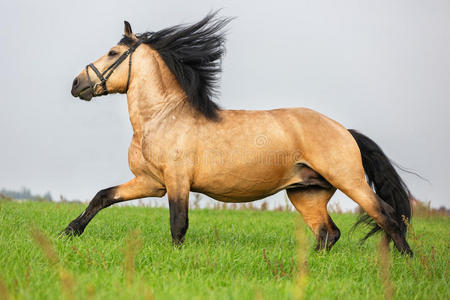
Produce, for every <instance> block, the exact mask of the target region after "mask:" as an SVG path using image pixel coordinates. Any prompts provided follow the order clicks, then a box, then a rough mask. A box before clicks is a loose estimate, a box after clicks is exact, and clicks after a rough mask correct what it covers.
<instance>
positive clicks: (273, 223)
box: [0, 200, 450, 300]
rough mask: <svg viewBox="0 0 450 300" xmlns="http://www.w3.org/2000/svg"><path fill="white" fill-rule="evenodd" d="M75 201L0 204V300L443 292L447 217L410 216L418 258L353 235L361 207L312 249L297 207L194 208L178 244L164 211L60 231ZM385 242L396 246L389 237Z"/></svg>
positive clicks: (141, 210)
mask: <svg viewBox="0 0 450 300" xmlns="http://www.w3.org/2000/svg"><path fill="white" fill-rule="evenodd" d="M84 207H85V205H82V204H71V203H49V202H21V203H20V202H15V201H6V200H3V201H0V299H8V298H9V299H297V298H305V299H385V298H387V299H389V298H393V299H409V300H411V299H449V295H450V293H449V292H450V287H449V284H448V282H449V258H450V251H449V250H450V249H449V247H450V235H449V233H450V222H449V217H447V216H423V217H416V218H414V219H413V221H412V229H413V231H412V232H411V233H410V235H409V242H410V244H411V247H412V249H413V251H414V252H415V256H414V258H408V257H404V256H401V255H400V254H399V253H398V252H396V251H390V252H387V251H385V248H383V247H382V246H381V245H382V243H380V240H381V235H378V236H375V237H373V238H371V239H369V240H368V241H367V242H366V243H364V244H361V243H360V242H359V240H360V238H361V237H363V236H364V232H365V231H366V230H367V229H364V228H360V229H357V230H355V231H353V232H352V231H351V227H352V225H353V223H354V222H355V220H356V218H357V215H354V214H333V215H332V217H333V219H334V220H335V223H336V224H337V225H338V227H339V228H340V229H341V232H342V236H341V239H340V240H339V242H338V243H337V244H336V245H335V246H334V248H333V249H332V250H331V251H330V252H323V251H322V252H315V251H314V250H313V249H314V237H313V235H312V233H311V232H309V230H307V229H306V228H305V225H304V224H303V222H302V221H299V215H298V214H297V213H294V212H286V211H284V212H283V211H255V210H249V209H248V210H214V209H195V210H191V211H190V212H189V217H190V227H189V230H188V233H187V235H186V242H185V244H184V246H183V247H181V248H176V247H174V246H172V243H171V238H170V231H169V212H168V210H167V209H164V208H149V207H110V208H108V209H105V210H103V211H102V212H100V213H99V215H98V216H97V217H96V218H95V219H94V220H93V221H92V222H91V224H90V225H89V226H88V227H87V228H86V231H85V233H84V234H83V235H82V236H81V237H75V238H66V237H63V238H61V237H59V236H58V233H59V232H60V231H61V230H62V229H64V227H65V226H66V225H67V224H68V222H69V221H70V220H72V219H73V218H75V217H76V216H77V215H78V214H79V213H80V212H81V211H82V210H83V208H84ZM391 247H392V245H391Z"/></svg>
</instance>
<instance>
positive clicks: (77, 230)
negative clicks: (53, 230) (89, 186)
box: [63, 187, 119, 235]
mask: <svg viewBox="0 0 450 300" xmlns="http://www.w3.org/2000/svg"><path fill="white" fill-rule="evenodd" d="M116 189H117V187H111V188H108V189H104V190H101V191H99V192H98V193H97V194H96V195H95V197H94V198H93V199H92V200H91V202H90V203H89V205H88V207H87V208H86V209H85V210H84V211H83V212H82V213H81V215H79V216H78V217H77V218H76V219H75V220H73V221H72V222H70V224H69V225H68V226H67V227H66V229H64V231H63V233H65V234H67V235H81V234H82V233H83V231H84V229H85V228H86V226H87V225H88V224H89V222H90V221H91V220H92V218H94V217H95V215H96V214H97V213H98V212H99V211H100V210H102V209H103V208H106V207H108V206H110V205H112V204H114V203H116V202H118V201H119V200H118V199H114V194H115V191H116Z"/></svg>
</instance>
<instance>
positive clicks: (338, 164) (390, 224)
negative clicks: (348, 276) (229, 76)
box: [63, 12, 413, 255]
mask: <svg viewBox="0 0 450 300" xmlns="http://www.w3.org/2000/svg"><path fill="white" fill-rule="evenodd" d="M230 20H231V19H230V18H224V17H219V16H217V12H216V13H209V14H208V15H207V16H206V17H204V18H203V19H202V20H200V21H198V22H196V23H191V24H185V25H177V26H173V27H169V28H166V29H162V30H160V31H156V32H144V33H141V34H134V33H133V31H132V29H131V25H130V24H129V23H128V22H127V21H125V28H124V34H123V37H122V38H121V40H120V41H119V43H118V44H117V45H115V46H113V47H112V48H111V49H110V50H109V51H108V52H107V53H106V54H105V55H103V56H102V57H100V58H99V59H97V60H96V61H95V62H94V63H91V64H89V65H87V66H86V67H85V68H84V69H83V70H82V71H81V73H80V74H79V75H78V76H77V77H76V78H75V79H74V80H73V85H72V91H71V93H72V95H73V96H74V97H78V98H80V99H82V100H86V101H90V100H91V99H92V98H93V97H96V96H102V95H107V94H113V93H121V94H126V96H127V101H128V110H129V116H130V121H131V125H132V128H133V137H132V140H131V144H130V147H129V151H128V161H129V167H130V170H131V172H132V173H133V174H134V178H133V179H131V180H130V181H128V182H126V183H123V184H121V185H118V186H114V187H110V188H106V189H103V190H100V191H99V192H98V193H97V194H96V195H95V197H94V198H93V199H92V200H91V202H90V203H89V205H88V206H87V208H86V209H85V210H84V211H83V212H82V213H81V215H79V216H78V217H77V218H76V219H74V220H73V221H72V222H70V224H69V225H68V226H67V227H66V228H65V230H64V231H63V233H65V234H67V235H81V234H82V233H83V231H84V230H85V228H86V226H87V225H88V223H89V222H90V221H91V220H92V218H94V216H95V215H96V214H97V213H98V212H99V211H100V210H102V209H104V208H106V207H108V206H111V205H113V204H115V203H119V202H123V201H128V200H133V199H138V198H143V197H163V196H164V195H166V194H167V196H168V202H169V212H170V231H171V235H172V242H173V244H174V245H178V246H180V245H182V244H183V242H184V239H185V234H186V231H187V229H188V225H189V221H188V207H189V193H190V191H192V192H197V193H202V194H205V195H207V196H209V197H212V198H214V199H216V200H219V201H222V202H249V201H255V200H258V199H262V198H265V197H267V196H269V195H272V194H275V193H277V192H279V191H282V190H286V192H287V196H288V198H289V200H290V201H291V203H292V204H293V206H294V207H295V209H296V210H297V211H298V212H299V213H300V214H301V216H302V217H303V219H304V221H305V223H306V224H307V225H308V227H309V228H310V229H311V231H312V232H313V233H314V235H315V237H316V240H317V246H316V250H320V249H326V250H329V249H331V247H332V246H333V245H334V244H335V243H336V242H337V241H338V239H339V237H340V230H339V228H338V227H337V226H336V225H335V223H334V222H333V220H332V219H331V217H330V215H329V214H328V212H327V203H328V201H329V200H330V198H331V197H332V196H333V194H334V193H335V191H336V190H337V189H339V190H340V191H342V192H343V193H344V194H345V195H347V196H348V197H349V198H351V199H352V200H353V201H355V202H356V203H357V204H358V205H359V206H360V207H361V208H362V209H363V210H364V211H365V213H366V214H365V215H362V216H361V218H360V219H359V221H358V222H357V223H362V222H367V223H370V224H371V225H372V226H373V227H372V229H371V230H370V232H369V233H368V234H367V235H366V236H365V238H368V237H369V236H371V235H373V234H374V233H375V232H377V231H380V230H383V231H384V232H385V235H386V238H387V241H388V242H390V241H393V243H394V245H395V247H396V248H397V249H398V251H399V252H400V253H402V254H407V255H412V254H413V253H412V251H411V249H410V247H409V245H408V242H407V241H406V232H407V226H406V224H405V223H406V222H407V221H408V220H410V218H411V208H410V203H409V195H410V192H409V190H408V188H407V186H406V185H405V183H404V182H403V180H402V179H401V178H400V176H399V174H398V173H397V171H396V169H395V168H394V165H393V163H392V162H391V161H390V160H389V158H388V157H387V156H386V155H385V154H384V152H383V151H382V149H381V148H380V147H379V146H378V145H377V144H376V143H375V142H374V141H373V140H371V139H370V138H368V137H367V136H365V135H363V134H361V133H359V132H358V131H356V130H351V129H350V130H348V129H346V128H345V127H344V126H342V125H341V124H339V123H338V122H336V121H334V120H332V119H330V118H328V117H327V116H325V115H323V114H321V113H319V112H316V111H314V110H311V109H307V108H285V109H274V110H261V111H250V110H225V109H222V108H221V107H219V106H218V105H217V103H216V102H214V100H215V97H216V96H217V89H218V77H219V74H220V72H221V62H222V57H223V54H224V52H225V46H224V45H225V28H226V26H227V24H228V23H229V22H230ZM366 176H367V179H366ZM365 238H364V239H365Z"/></svg>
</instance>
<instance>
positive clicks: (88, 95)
mask: <svg viewBox="0 0 450 300" xmlns="http://www.w3.org/2000/svg"><path fill="white" fill-rule="evenodd" d="M93 96H94V95H93V94H92V90H91V87H90V86H88V87H86V88H84V89H82V90H81V91H80V92H79V93H78V95H77V97H79V98H80V99H81V100H85V101H91V99H92V97H93Z"/></svg>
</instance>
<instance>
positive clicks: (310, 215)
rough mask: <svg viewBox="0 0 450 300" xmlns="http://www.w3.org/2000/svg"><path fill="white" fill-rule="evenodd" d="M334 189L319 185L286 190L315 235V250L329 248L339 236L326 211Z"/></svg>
mask: <svg viewBox="0 0 450 300" xmlns="http://www.w3.org/2000/svg"><path fill="white" fill-rule="evenodd" d="M335 191H336V189H334V188H331V189H326V188H320V187H308V188H298V189H288V190H286V192H287V195H288V198H289V200H290V201H291V202H292V204H293V205H294V207H295V208H296V209H297V211H298V212H300V214H301V215H302V217H303V220H305V222H306V224H307V225H308V226H309V228H311V230H312V231H313V233H314V235H315V236H316V239H317V246H316V250H320V249H327V250H329V249H331V247H332V246H333V245H334V244H335V243H336V242H337V241H338V240H339V237H340V236H341V233H340V231H339V228H337V226H336V225H335V224H334V222H333V220H332V219H331V217H330V215H329V214H328V211H327V204H328V201H329V200H330V198H331V197H332V196H333V194H334V192H335Z"/></svg>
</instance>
